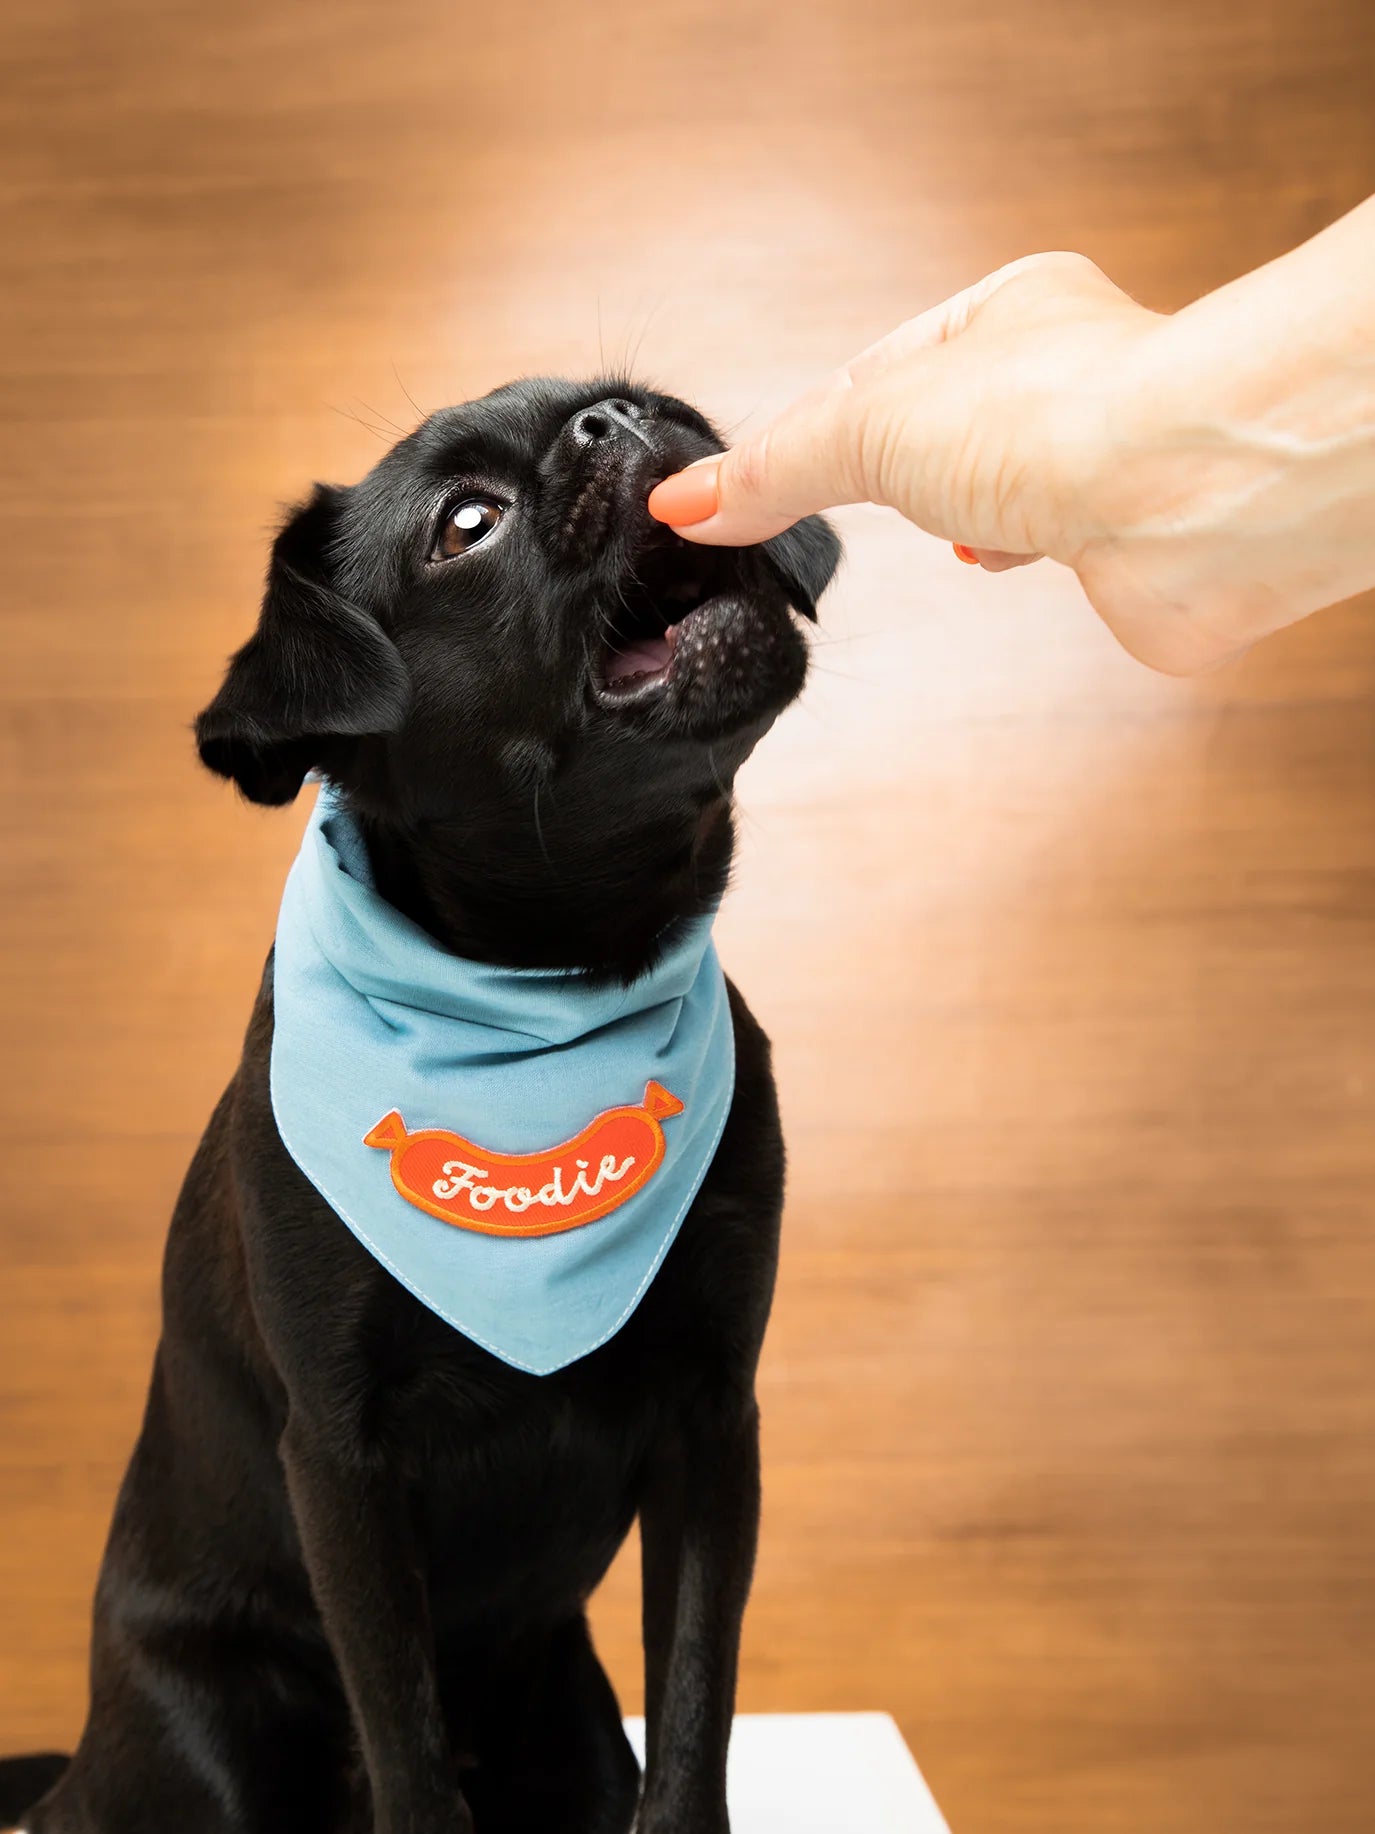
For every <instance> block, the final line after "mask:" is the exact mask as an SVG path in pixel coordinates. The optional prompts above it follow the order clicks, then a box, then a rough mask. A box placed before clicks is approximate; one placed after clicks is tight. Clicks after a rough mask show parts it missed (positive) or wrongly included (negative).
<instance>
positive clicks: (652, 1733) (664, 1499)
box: [640, 1393, 759, 1834]
mask: <svg viewBox="0 0 1375 1834" xmlns="http://www.w3.org/2000/svg"><path fill="white" fill-rule="evenodd" d="M758 1538H759V1411H758V1408H757V1407H756V1405H755V1401H754V1396H753V1394H752V1393H751V1394H748V1395H745V1396H740V1395H735V1396H732V1397H722V1398H721V1399H720V1401H719V1402H718V1403H716V1404H715V1405H714V1406H712V1407H711V1408H710V1409H708V1410H706V1411H704V1412H702V1413H700V1414H698V1415H695V1416H694V1418H693V1419H692V1420H690V1421H687V1422H685V1423H684V1424H683V1427H682V1430H681V1433H680V1435H679V1436H677V1438H676V1441H675V1443H674V1444H673V1445H672V1446H671V1447H670V1446H665V1447H664V1448H663V1449H662V1456H661V1459H660V1461H659V1463H658V1465H657V1467H656V1469H655V1471H654V1472H653V1473H652V1475H651V1478H650V1482H649V1485H648V1488H647V1490H646V1493H645V1496H644V1499H643V1501H642V1503H641V1509H640V1540H641V1548H642V1557H643V1570H644V1636H645V1718H646V1746H645V1751H646V1759H647V1764H646V1774H645V1790H644V1806H643V1809H642V1812H641V1817H640V1834H729V1828H730V1820H729V1817H728V1815H727V1813H726V1751H727V1747H728V1745H729V1743H730V1729H731V1721H732V1719H733V1718H734V1715H735V1678H736V1669H737V1665H738V1661H739V1653H740V1626H741V1622H742V1620H743V1618H744V1614H745V1601H746V1599H747V1598H748V1597H749V1590H750V1579H751V1577H752V1575H753V1572H754V1553H755V1546H756V1543H757V1541H758Z"/></svg>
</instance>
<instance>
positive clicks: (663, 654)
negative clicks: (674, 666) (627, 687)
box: [606, 637, 673, 681]
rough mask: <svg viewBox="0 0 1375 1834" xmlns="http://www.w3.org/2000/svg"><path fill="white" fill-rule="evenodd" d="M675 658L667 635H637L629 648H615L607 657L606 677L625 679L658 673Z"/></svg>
mask: <svg viewBox="0 0 1375 1834" xmlns="http://www.w3.org/2000/svg"><path fill="white" fill-rule="evenodd" d="M672 658H673V645H672V644H671V643H670V642H669V640H668V638H667V637H637V638H636V639H635V641H634V642H633V643H632V644H631V645H630V647H629V648H628V649H623V650H613V651H612V652H611V654H610V656H609V657H608V658H607V663H606V679H607V680H608V681H625V680H626V679H627V677H629V676H631V675H657V674H658V673H659V670H660V669H666V668H667V667H668V665H669V663H670V661H671V660H672Z"/></svg>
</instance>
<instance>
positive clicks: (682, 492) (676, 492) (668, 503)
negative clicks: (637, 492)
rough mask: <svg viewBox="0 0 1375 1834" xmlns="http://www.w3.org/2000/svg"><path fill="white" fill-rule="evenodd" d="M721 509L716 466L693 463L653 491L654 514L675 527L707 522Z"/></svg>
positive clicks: (652, 505)
mask: <svg viewBox="0 0 1375 1834" xmlns="http://www.w3.org/2000/svg"><path fill="white" fill-rule="evenodd" d="M718 508H719V500H718V497H717V492H716V466H715V465H692V466H690V467H689V468H688V470H686V471H679V472H676V473H675V474H674V476H673V477H671V478H665V479H664V481H663V483H662V484H656V485H655V486H654V489H653V490H651V491H650V493H649V513H650V515H651V516H653V518H654V520H655V521H656V522H667V523H670V524H672V525H673V526H674V527H675V528H686V527H688V526H689V525H690V524H692V523H694V522H705V521H706V519H707V517H708V516H714V515H715V514H716V511H717V509H718Z"/></svg>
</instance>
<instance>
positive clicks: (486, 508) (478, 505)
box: [430, 497, 506, 560]
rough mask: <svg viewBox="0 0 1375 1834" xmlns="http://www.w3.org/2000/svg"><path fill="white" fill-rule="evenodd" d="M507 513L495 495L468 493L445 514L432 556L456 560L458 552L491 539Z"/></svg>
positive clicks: (432, 557) (465, 551)
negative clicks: (495, 500)
mask: <svg viewBox="0 0 1375 1834" xmlns="http://www.w3.org/2000/svg"><path fill="white" fill-rule="evenodd" d="M505 514H506V511H505V508H504V507H503V506H502V505H501V504H500V503H495V502H493V500H492V499H491V497H465V498H464V499H463V501H462V502H461V503H456V504H455V505H454V507H453V508H452V509H451V510H450V511H449V513H448V515H447V516H446V517H445V518H444V526H443V528H442V529H441V530H440V531H439V539H438V541H436V542H435V544H434V553H433V554H431V556H430V559H431V560H452V559H453V558H454V557H455V555H458V554H466V553H467V552H468V551H469V549H470V548H475V547H476V546H477V544H478V543H479V542H480V541H485V540H486V539H487V537H488V536H489V535H490V534H491V532H492V530H493V529H494V528H495V527H496V525H497V524H498V523H499V522H500V521H501V519H502V517H503V516H504V515H505Z"/></svg>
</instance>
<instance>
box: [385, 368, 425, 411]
mask: <svg viewBox="0 0 1375 1834" xmlns="http://www.w3.org/2000/svg"><path fill="white" fill-rule="evenodd" d="M391 373H392V374H393V375H394V376H395V377H396V386H397V387H398V388H399V389H400V390H401V393H402V394H403V395H404V396H405V397H406V399H407V401H409V402H410V404H411V406H412V407H413V408H414V409H415V411H416V413H417V414H418V415H419V416H420V418H421V419H422V420H425V419H427V418H428V416H427V415H426V413H425V410H424V408H422V407H421V405H420V403H419V402H418V401H417V400H416V398H415V396H414V395H413V394H412V393H411V391H410V390H409V389H408V388H407V387H406V385H405V383H404V382H403V381H402V380H401V371H400V370H399V369H398V368H397V367H396V363H395V360H393V362H392V366H391Z"/></svg>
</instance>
